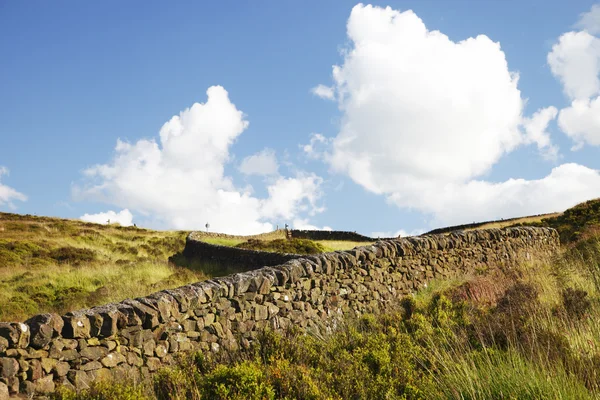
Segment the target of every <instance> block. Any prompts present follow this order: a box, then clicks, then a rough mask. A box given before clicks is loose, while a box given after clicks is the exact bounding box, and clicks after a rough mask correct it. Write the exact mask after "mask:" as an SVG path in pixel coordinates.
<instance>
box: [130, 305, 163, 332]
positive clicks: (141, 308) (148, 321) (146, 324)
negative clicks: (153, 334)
mask: <svg viewBox="0 0 600 400" xmlns="http://www.w3.org/2000/svg"><path fill="white" fill-rule="evenodd" d="M123 303H124V304H126V305H128V306H131V307H132V308H133V310H134V312H135V314H136V315H137V316H138V317H139V318H140V320H141V322H142V326H143V328H144V329H153V328H155V327H157V326H158V324H159V323H160V322H159V314H160V313H159V311H158V309H155V308H153V307H150V306H148V305H147V304H144V303H142V302H140V301H138V300H132V299H127V300H125V301H123Z"/></svg>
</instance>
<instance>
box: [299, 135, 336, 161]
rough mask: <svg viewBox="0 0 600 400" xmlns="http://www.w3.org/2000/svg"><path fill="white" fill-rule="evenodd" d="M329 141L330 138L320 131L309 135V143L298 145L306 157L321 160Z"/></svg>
mask: <svg viewBox="0 0 600 400" xmlns="http://www.w3.org/2000/svg"><path fill="white" fill-rule="evenodd" d="M330 143H331V139H328V138H326V137H325V136H323V135H321V134H320V133H313V134H311V135H310V141H309V143H308V144H305V145H300V148H301V149H302V151H303V152H304V154H305V155H306V156H307V157H308V158H311V159H314V160H322V159H323V158H324V156H325V154H326V151H327V148H328V146H329V145H330Z"/></svg>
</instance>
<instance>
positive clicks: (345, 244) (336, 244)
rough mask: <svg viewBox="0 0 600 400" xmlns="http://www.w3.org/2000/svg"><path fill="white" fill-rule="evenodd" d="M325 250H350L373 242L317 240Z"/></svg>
mask: <svg viewBox="0 0 600 400" xmlns="http://www.w3.org/2000/svg"><path fill="white" fill-rule="evenodd" d="M316 242H317V243H319V244H320V245H321V246H323V248H324V249H325V251H338V250H352V249H353V248H355V247H359V246H369V245H372V244H373V243H375V242H353V241H350V240H317V241H316Z"/></svg>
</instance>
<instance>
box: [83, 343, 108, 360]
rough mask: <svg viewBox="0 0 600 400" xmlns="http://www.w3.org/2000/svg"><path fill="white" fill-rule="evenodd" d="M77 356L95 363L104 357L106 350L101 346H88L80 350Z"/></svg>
mask: <svg viewBox="0 0 600 400" xmlns="http://www.w3.org/2000/svg"><path fill="white" fill-rule="evenodd" d="M79 354H80V355H81V357H83V358H87V359H89V360H93V361H95V360H99V359H101V358H103V357H106V355H107V354H108V349H107V348H105V347H103V346H89V347H86V348H85V349H83V350H81V351H80V353H79Z"/></svg>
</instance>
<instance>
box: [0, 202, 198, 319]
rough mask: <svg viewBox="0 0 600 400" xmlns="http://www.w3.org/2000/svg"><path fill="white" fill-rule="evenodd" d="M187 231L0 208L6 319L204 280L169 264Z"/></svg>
mask: <svg viewBox="0 0 600 400" xmlns="http://www.w3.org/2000/svg"><path fill="white" fill-rule="evenodd" d="M186 235H187V232H182V231H164V232H163V231H152V230H147V229H137V228H134V227H120V226H117V225H110V226H106V225H98V224H91V223H85V222H82V221H77V220H65V219H57V218H48V217H33V216H22V215H16V214H7V213H0V321H17V320H24V319H26V318H28V317H30V316H32V315H35V314H38V313H43V312H57V313H64V312H67V311H70V310H74V309H79V308H84V307H91V306H95V305H101V304H104V303H107V302H113V301H120V300H123V299H125V298H130V297H138V296H144V295H148V294H150V293H152V292H155V291H158V290H162V289H166V288H173V287H177V286H180V285H184V284H187V283H190V282H196V281H199V280H202V279H205V278H206V275H205V274H204V273H202V272H200V271H193V270H190V269H186V268H180V267H176V266H174V265H170V264H169V263H168V261H167V259H168V257H169V256H171V255H173V254H175V253H177V252H178V251H181V250H183V247H184V245H185V237H186Z"/></svg>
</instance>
